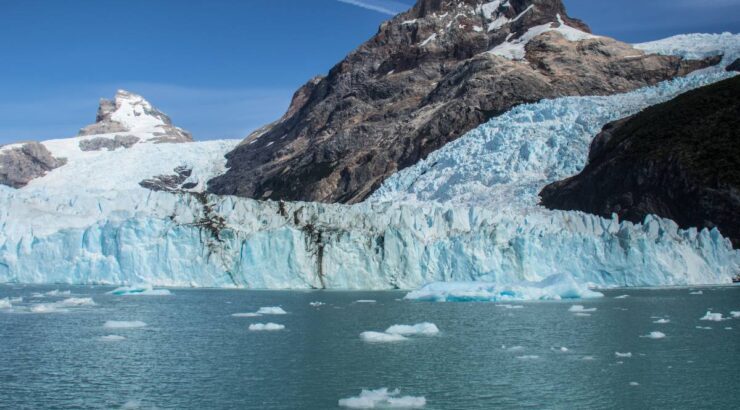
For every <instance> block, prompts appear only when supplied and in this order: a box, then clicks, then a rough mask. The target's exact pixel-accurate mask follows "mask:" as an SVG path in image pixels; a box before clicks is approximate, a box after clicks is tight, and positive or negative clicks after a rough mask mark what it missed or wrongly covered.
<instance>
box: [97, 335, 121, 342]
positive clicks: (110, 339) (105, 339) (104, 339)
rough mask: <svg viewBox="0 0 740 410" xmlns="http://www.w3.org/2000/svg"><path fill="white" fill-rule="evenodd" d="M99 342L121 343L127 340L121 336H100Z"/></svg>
mask: <svg viewBox="0 0 740 410" xmlns="http://www.w3.org/2000/svg"><path fill="white" fill-rule="evenodd" d="M98 340H100V341H101V342H120V341H122V340H126V338H125V337H123V336H119V335H106V336H100V337H99V338H98Z"/></svg>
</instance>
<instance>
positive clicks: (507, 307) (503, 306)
mask: <svg viewBox="0 0 740 410" xmlns="http://www.w3.org/2000/svg"><path fill="white" fill-rule="evenodd" d="M496 307H501V308H504V309H524V306H523V305H506V304H504V305H496Z"/></svg>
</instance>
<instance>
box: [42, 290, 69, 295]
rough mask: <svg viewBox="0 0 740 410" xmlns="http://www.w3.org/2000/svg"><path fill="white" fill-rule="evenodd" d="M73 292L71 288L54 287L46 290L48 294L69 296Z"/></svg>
mask: <svg viewBox="0 0 740 410" xmlns="http://www.w3.org/2000/svg"><path fill="white" fill-rule="evenodd" d="M71 294H72V292H71V291H69V290H59V289H54V290H50V291H48V292H46V296H69V295H71Z"/></svg>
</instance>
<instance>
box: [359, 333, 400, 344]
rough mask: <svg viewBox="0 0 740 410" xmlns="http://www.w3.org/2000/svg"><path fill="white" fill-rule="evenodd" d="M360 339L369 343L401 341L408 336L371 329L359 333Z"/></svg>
mask: <svg viewBox="0 0 740 410" xmlns="http://www.w3.org/2000/svg"><path fill="white" fill-rule="evenodd" d="M360 339H362V340H364V341H366V342H370V343H387V342H401V341H404V340H408V338H407V337H405V336H403V335H399V334H390V333H385V332H372V331H368V332H362V333H360Z"/></svg>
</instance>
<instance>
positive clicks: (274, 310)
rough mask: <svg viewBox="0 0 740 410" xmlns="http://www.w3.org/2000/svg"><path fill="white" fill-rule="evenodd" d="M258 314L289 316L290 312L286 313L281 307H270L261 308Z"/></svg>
mask: <svg viewBox="0 0 740 410" xmlns="http://www.w3.org/2000/svg"><path fill="white" fill-rule="evenodd" d="M257 313H259V314H261V315H287V314H288V312H286V311H284V310H283V308H281V307H279V306H268V307H261V308H259V310H257Z"/></svg>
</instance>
